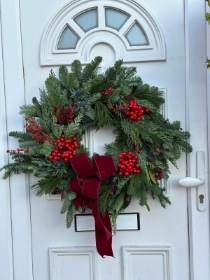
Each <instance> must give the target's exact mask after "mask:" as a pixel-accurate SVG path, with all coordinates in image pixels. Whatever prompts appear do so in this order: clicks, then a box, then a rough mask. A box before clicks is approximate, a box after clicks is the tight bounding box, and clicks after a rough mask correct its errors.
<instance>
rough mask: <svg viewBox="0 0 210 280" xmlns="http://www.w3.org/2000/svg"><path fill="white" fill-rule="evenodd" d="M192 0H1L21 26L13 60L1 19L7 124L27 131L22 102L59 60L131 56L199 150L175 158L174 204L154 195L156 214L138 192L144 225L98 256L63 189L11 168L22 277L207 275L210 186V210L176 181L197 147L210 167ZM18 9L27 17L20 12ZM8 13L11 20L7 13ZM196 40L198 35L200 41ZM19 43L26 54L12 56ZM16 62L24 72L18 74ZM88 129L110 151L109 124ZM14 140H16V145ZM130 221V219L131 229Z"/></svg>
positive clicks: (17, 267)
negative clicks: (52, 190) (67, 207)
mask: <svg viewBox="0 0 210 280" xmlns="http://www.w3.org/2000/svg"><path fill="white" fill-rule="evenodd" d="M17 2H18V1H17ZM190 2H191V3H189V4H188V2H187V1H183V0H178V1H176V3H171V2H170V3H169V2H167V3H165V1H163V0H157V1H152V0H147V1H143V0H142V1H136V2H135V1H130V0H129V1H125V0H119V1H110V0H108V1H95V0H93V1H85V0H81V1H71V2H69V3H66V1H65V0H62V1H59V3H58V1H52V0H43V1H41V2H39V1H27V0H22V1H20V10H19V8H18V5H17V3H16V5H14V6H12V4H11V5H9V6H6V5H5V4H4V3H3V1H2V3H1V8H2V11H5V13H6V12H7V13H9V12H10V17H11V18H10V17H9V18H10V20H11V24H12V23H13V25H14V26H15V29H14V34H13V33H12V34H13V35H12V39H11V40H12V42H13V43H15V44H16V45H15V47H16V48H15V50H13V49H10V51H11V57H12V58H13V60H11V58H9V50H8V46H9V43H8V41H7V40H8V39H7V38H8V35H7V34H8V33H7V32H9V29H8V30H7V27H6V26H3V34H2V38H3V50H4V52H5V53H4V56H3V58H4V63H5V68H4V72H5V93H6V100H5V104H6V109H7V110H6V114H7V115H6V116H7V130H8V131H11V130H22V126H23V122H22V119H21V117H19V115H18V111H19V110H18V106H19V105H22V104H23V103H24V101H25V102H26V103H27V104H30V103H31V99H32V97H33V96H37V97H38V96H39V94H38V93H39V88H43V86H44V81H45V80H46V78H47V76H48V74H49V71H50V69H51V68H53V69H54V71H55V73H57V69H58V65H61V64H65V65H69V64H70V63H71V62H72V61H73V60H74V59H80V60H81V61H82V63H83V64H85V63H87V62H90V61H91V59H92V58H94V57H95V56H97V55H101V56H103V58H104V60H103V64H102V67H101V71H103V70H104V69H105V68H106V67H108V66H110V65H112V64H113V63H114V61H115V60H117V59H123V60H124V64H125V66H136V67H137V73H138V75H139V76H140V77H141V78H142V79H143V81H144V83H148V84H149V85H152V86H157V87H158V88H160V89H161V90H162V91H163V92H164V94H165V100H166V104H165V107H164V108H163V110H164V113H165V115H166V117H168V118H169V120H170V121H174V120H180V121H181V124H182V128H183V129H184V130H189V131H190V133H191V139H190V143H191V144H192V145H193V148H194V150H193V152H192V154H191V155H189V156H188V158H187V161H186V155H185V154H183V155H182V157H181V159H180V160H179V161H178V166H179V169H178V170H177V169H175V168H174V167H173V166H171V177H170V180H169V181H168V183H167V185H166V186H167V195H168V196H169V198H170V200H171V202H172V204H171V205H169V206H167V208H166V209H163V208H162V207H161V206H160V205H159V202H158V201H156V200H152V199H150V200H149V205H150V208H151V211H150V212H148V211H147V209H146V208H142V207H140V206H139V205H138V202H137V201H136V200H135V199H134V200H133V201H132V202H131V204H130V205H129V207H128V208H127V209H126V211H125V213H128V214H127V217H128V218H127V219H130V218H131V217H132V216H131V213H140V230H131V229H130V230H128V231H118V232H117V235H116V236H114V237H113V251H114V256H115V258H111V257H106V258H105V259H103V258H101V257H100V256H99V255H97V253H96V251H95V240H94V232H92V231H90V232H82V231H81V232H76V231H75V228H74V226H72V227H71V228H70V229H66V228H65V216H62V215H60V208H61V202H60V197H59V196H43V197H41V198H38V197H36V196H35V195H34V193H33V191H30V192H29V191H28V188H29V185H30V184H31V183H32V181H33V180H34V178H33V177H31V178H30V180H29V178H27V177H25V176H24V175H19V176H13V177H12V178H11V180H10V187H11V216H12V235H13V252H12V253H13V267H14V279H17V280H28V279H34V280H47V279H51V280H67V279H73V280H77V279H81V280H83V279H84V280H87V279H88V280H89V279H90V280H93V279H95V280H96V279H99V280H106V279H115V280H121V279H125V280H130V279H131V280H137V279H141V280H150V279H151V280H154V279H155V280H163V279H164V280H172V279H179V280H191V279H194V280H200V279H202V280H208V279H209V276H210V275H209V268H208V261H209V249H208V244H209V235H208V234H209V230H208V218H209V214H208V191H207V190H206V194H205V197H204V201H205V203H206V204H205V205H206V209H205V210H204V211H198V205H197V204H198V202H199V199H198V193H197V190H196V189H192V190H187V189H185V188H183V187H181V186H179V184H178V181H179V179H181V178H183V177H186V176H187V175H188V176H192V177H196V175H197V174H196V151H198V150H203V151H204V153H205V155H206V167H205V168H206V172H207V131H206V123H207V116H206V107H205V104H206V85H205V83H206V81H205V73H206V72H205V71H206V69H205V63H204V62H205V56H206V55H205V46H204V45H205V33H204V29H205V22H204V20H203V14H204V11H205V10H204V5H203V6H202V5H201V4H200V3H198V2H199V1H197V0H195V1H190ZM194 13H195V14H194ZM192 16H193V17H192ZM18 17H19V19H20V21H18V20H17V21H16V20H15V19H14V18H18ZM201 17H202V19H201ZM2 21H3V23H6V22H7V19H6V18H5V17H4V15H3V12H2ZM19 24H20V25H19ZM14 26H13V27H14ZM6 31H7V32H6ZM20 35H21V37H20ZM68 36H69V37H68ZM195 36H196V40H195V39H194V38H195ZM70 37H71V40H69V39H68V38H70ZM195 42H200V43H197V44H196V47H195V49H194V48H192V45H193V44H195ZM10 47H11V46H10ZM13 51H14V52H15V54H18V55H19V57H17V56H15V57H14V54H13ZM20 55H22V57H21V56H20ZM12 61H14V65H15V66H14V67H15V69H16V70H17V71H18V75H15V73H13V72H12V74H13V75H10V72H9V71H10V68H9V67H11V68H12V65H11V62H12ZM21 65H22V67H23V68H22V69H21ZM22 70H23V72H22ZM21 79H22V80H21ZM23 80H24V83H23ZM13 81H14V83H13ZM16 85H18V86H19V87H17V86H16ZM16 92H17V94H16ZM90 136H91V139H92V141H91V143H89V145H90V148H91V149H92V151H94V152H98V153H103V145H104V144H105V143H109V142H111V140H112V137H113V136H112V134H111V131H110V130H108V132H107V131H105V130H103V129H101V130H100V131H99V132H97V133H96V134H95V133H92V134H91V135H90ZM2 139H5V134H4V135H3V138H2ZM16 145H17V143H16V142H15V141H14V140H11V139H9V148H10V149H12V148H16ZM2 153H3V150H2ZM186 162H187V164H188V165H187V167H186ZM206 179H208V178H207V174H206ZM129 214H130V216H129ZM129 217H130V218H129ZM79 223H80V226H81V225H82V223H83V222H78V225H79ZM125 223H126V221H122V227H124V228H125V227H126V225H125ZM78 225H77V226H78ZM128 228H129V227H128ZM189 245H190V246H189ZM5 275H7V274H5ZM8 275H9V274H8ZM10 277H11V278H10V279H13V278H12V276H10ZM5 279H6V278H5ZM10 279H8V280H10Z"/></svg>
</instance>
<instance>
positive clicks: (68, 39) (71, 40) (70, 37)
mask: <svg viewBox="0 0 210 280" xmlns="http://www.w3.org/2000/svg"><path fill="white" fill-rule="evenodd" d="M79 39H80V37H79V36H78V35H77V34H76V33H75V32H74V31H73V30H72V29H70V28H69V27H68V26H67V27H66V28H65V29H64V31H63V33H62V35H61V37H60V40H59V42H58V50H65V49H75V48H76V45H77V43H78V41H79Z"/></svg>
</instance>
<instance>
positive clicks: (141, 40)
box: [125, 22, 148, 46]
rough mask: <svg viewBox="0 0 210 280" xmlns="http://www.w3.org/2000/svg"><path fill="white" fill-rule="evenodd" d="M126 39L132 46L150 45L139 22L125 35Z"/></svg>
mask: <svg viewBox="0 0 210 280" xmlns="http://www.w3.org/2000/svg"><path fill="white" fill-rule="evenodd" d="M125 37H126V38H127V40H128V42H129V44H130V45H131V46H144V45H148V40H147V37H146V35H145V33H144V31H143V30H142V28H141V26H140V25H139V24H138V23H137V22H136V23H134V25H133V26H132V27H131V29H130V30H129V31H128V32H127V33H126V34H125Z"/></svg>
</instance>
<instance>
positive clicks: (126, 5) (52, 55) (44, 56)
mask: <svg viewBox="0 0 210 280" xmlns="http://www.w3.org/2000/svg"><path fill="white" fill-rule="evenodd" d="M81 5H82V6H83V9H82V11H85V10H86V9H87V10H88V9H90V8H93V7H97V8H98V11H99V12H100V16H99V21H98V27H97V28H94V29H92V30H90V31H88V32H87V33H84V32H83V31H82V30H81V29H80V28H79V27H78V25H77V24H76V23H75V22H74V20H73V19H74V18H75V17H76V16H77V15H78V14H79V13H80V12H81ZM105 7H113V8H116V9H121V10H125V11H126V12H127V13H128V14H129V15H130V18H129V20H128V21H127V22H126V23H125V24H124V26H123V27H122V28H121V29H120V31H117V30H115V29H113V28H109V27H106V26H105ZM135 21H139V22H140V24H141V26H142V28H143V30H144V32H145V33H146V35H147V38H148V41H149V44H148V45H146V46H139V47H138V46H130V44H129V42H128V41H127V39H126V38H125V36H124V35H125V34H126V33H127V31H128V30H129V28H130V27H131V26H132V24H133V23H134V22H135ZM66 25H69V26H71V28H73V29H74V30H75V32H76V33H77V34H78V36H79V37H80V40H79V42H78V44H77V46H76V49H69V50H58V49H57V44H58V40H59V38H60V36H61V34H62V32H63V30H64V28H65V27H66ZM98 43H103V44H106V45H108V46H111V47H112V48H113V50H114V52H115V56H116V57H115V59H116V60H118V59H123V60H124V62H128V63H129V62H140V61H164V60H165V59H166V50H165V42H164V37H163V34H162V31H161V28H160V27H159V25H158V23H157V21H156V20H155V18H154V16H152V14H151V12H148V11H147V10H146V9H145V8H144V7H143V5H142V4H141V5H140V4H139V3H138V2H135V1H131V0H129V1H126V2H125V1H122V0H117V1H111V0H107V1H103V2H99V1H95V0H91V1H89V0H88V1H87V0H81V1H78V0H74V1H71V2H69V3H68V4H65V5H64V6H63V7H62V8H61V9H60V10H59V11H58V12H56V14H55V15H54V17H53V18H52V19H51V21H50V23H49V24H48V26H47V27H46V30H45V32H44V35H43V38H42V44H41V51H40V61H41V65H47V66H49V65H61V64H64V65H66V64H68V63H69V62H70V63H71V62H72V61H73V60H74V59H79V60H81V61H82V63H83V64H86V63H88V62H90V60H91V58H90V57H91V50H92V48H93V47H95V46H97V44H98ZM67 61H68V62H67Z"/></svg>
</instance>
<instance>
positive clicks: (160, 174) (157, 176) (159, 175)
mask: <svg viewBox="0 0 210 280" xmlns="http://www.w3.org/2000/svg"><path fill="white" fill-rule="evenodd" d="M152 172H153V173H154V175H155V179H156V180H162V179H163V170H162V169H161V168H159V167H156V168H154V169H153V170H152Z"/></svg>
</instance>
